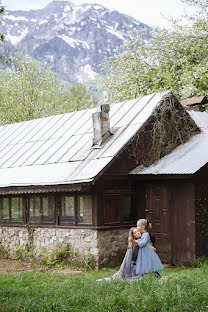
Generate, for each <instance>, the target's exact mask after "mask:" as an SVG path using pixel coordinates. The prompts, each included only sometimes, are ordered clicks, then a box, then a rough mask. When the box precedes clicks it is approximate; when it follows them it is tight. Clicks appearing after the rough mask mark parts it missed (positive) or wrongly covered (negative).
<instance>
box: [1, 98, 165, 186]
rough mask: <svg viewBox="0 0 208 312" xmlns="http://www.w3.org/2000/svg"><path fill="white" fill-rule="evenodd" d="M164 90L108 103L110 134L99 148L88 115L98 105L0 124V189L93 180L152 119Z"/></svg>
mask: <svg viewBox="0 0 208 312" xmlns="http://www.w3.org/2000/svg"><path fill="white" fill-rule="evenodd" d="M165 93H166V92H165ZM165 93H159V94H151V95H148V96H144V97H142V98H139V99H135V100H130V101H125V102H121V103H117V104H112V105H111V110H110V125H111V128H113V129H114V135H112V136H111V138H110V139H108V140H107V141H106V142H105V143H104V144H103V145H102V147H101V148H100V149H93V148H92V142H93V127H92V113H94V112H95V111H97V110H99V108H94V109H88V110H82V111H76V112H72V113H67V114H63V115H56V116H52V117H47V118H42V119H35V120H31V121H25V122H21V123H15V124H11V125H5V126H1V127H0V138H1V139H0V187H8V186H28V185H56V184H72V183H82V182H90V181H92V180H93V179H94V177H95V176H96V175H97V174H98V173H99V172H100V171H101V170H102V169H103V168H104V167H105V166H106V165H107V164H108V163H109V162H110V161H111V160H112V159H113V157H114V156H115V155H116V154H117V153H118V152H119V151H120V150H121V149H122V147H123V146H124V145H125V144H126V143H127V142H128V141H129V140H130V139H131V138H132V137H133V135H134V134H135V133H136V132H137V131H138V129H139V128H140V127H141V126H142V125H143V124H144V122H145V121H146V120H147V119H148V118H149V117H150V115H151V114H152V111H153V110H154V108H155V107H156V106H157V104H158V103H159V101H160V100H161V98H162V96H163V95H165Z"/></svg>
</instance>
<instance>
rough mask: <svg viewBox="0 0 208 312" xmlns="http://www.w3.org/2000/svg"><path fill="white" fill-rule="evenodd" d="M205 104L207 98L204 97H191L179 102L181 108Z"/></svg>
mask: <svg viewBox="0 0 208 312" xmlns="http://www.w3.org/2000/svg"><path fill="white" fill-rule="evenodd" d="M205 103H207V98H206V96H204V95H201V96H197V97H192V98H189V99H185V100H182V101H181V104H182V105H183V106H192V105H195V104H205Z"/></svg>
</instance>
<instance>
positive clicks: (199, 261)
mask: <svg viewBox="0 0 208 312" xmlns="http://www.w3.org/2000/svg"><path fill="white" fill-rule="evenodd" d="M204 265H208V258H206V257H201V258H197V259H195V261H194V263H193V268H201V267H202V266H204Z"/></svg>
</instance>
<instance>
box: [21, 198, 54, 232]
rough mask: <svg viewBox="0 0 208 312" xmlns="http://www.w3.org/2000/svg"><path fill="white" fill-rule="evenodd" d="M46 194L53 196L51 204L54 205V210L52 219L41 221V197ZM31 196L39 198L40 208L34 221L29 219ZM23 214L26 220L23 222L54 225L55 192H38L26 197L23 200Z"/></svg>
mask: <svg viewBox="0 0 208 312" xmlns="http://www.w3.org/2000/svg"><path fill="white" fill-rule="evenodd" d="M46 196H48V197H49V196H52V197H53V206H54V211H53V221H51V222H49V221H43V197H46ZM31 198H40V210H39V221H38V222H34V221H31V220H30V199H31ZM25 202H26V204H25V207H24V208H25V215H26V222H25V223H30V224H32V225H34V226H35V225H36V226H38V225H56V215H57V213H56V211H57V210H56V196H55V194H52V193H38V194H32V195H29V196H27V197H26V200H25Z"/></svg>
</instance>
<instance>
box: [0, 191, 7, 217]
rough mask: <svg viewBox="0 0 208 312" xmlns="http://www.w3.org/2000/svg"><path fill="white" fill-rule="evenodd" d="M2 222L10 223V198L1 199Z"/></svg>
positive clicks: (0, 215)
mask: <svg viewBox="0 0 208 312" xmlns="http://www.w3.org/2000/svg"><path fill="white" fill-rule="evenodd" d="M0 221H9V198H7V197H2V198H0Z"/></svg>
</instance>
